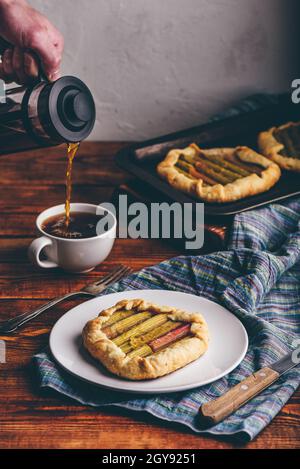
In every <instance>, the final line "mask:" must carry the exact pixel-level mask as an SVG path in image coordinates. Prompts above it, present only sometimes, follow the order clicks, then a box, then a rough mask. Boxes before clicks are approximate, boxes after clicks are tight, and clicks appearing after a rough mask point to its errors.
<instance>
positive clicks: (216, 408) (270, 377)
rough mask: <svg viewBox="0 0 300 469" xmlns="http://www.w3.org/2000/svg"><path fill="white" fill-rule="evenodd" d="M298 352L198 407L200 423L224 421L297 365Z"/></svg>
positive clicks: (257, 372) (214, 423) (210, 424)
mask: <svg viewBox="0 0 300 469" xmlns="http://www.w3.org/2000/svg"><path fill="white" fill-rule="evenodd" d="M299 362H300V360H299V351H298V353H297V351H296V350H295V351H293V352H291V353H289V354H287V355H285V356H284V357H283V358H281V359H280V360H278V361H277V362H275V363H273V364H272V365H270V366H268V367H265V368H262V369H261V370H259V371H256V372H255V373H254V374H252V375H250V376H248V378H246V379H244V380H243V381H241V382H240V383H239V384H237V385H236V386H234V387H233V388H231V389H230V390H229V391H228V392H226V393H225V394H223V396H220V397H218V398H217V399H215V400H213V401H210V402H206V403H205V404H203V405H202V406H201V407H200V410H199V413H200V418H201V421H202V422H203V423H205V424H207V426H213V425H216V424H217V423H219V422H221V421H222V420H224V419H225V418H226V417H228V416H229V415H230V414H232V413H233V412H235V411H236V410H237V409H239V408H240V407H241V406H242V405H244V404H246V402H248V401H250V399H252V398H253V397H255V396H257V395H258V394H260V393H261V391H263V390H264V389H266V388H268V387H269V386H270V385H271V384H272V383H274V381H276V380H277V379H278V378H279V377H280V376H281V375H283V374H284V373H285V372H286V371H288V370H290V369H291V368H294V367H295V366H297V365H298V364H299Z"/></svg>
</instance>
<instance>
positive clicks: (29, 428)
mask: <svg viewBox="0 0 300 469" xmlns="http://www.w3.org/2000/svg"><path fill="white" fill-rule="evenodd" d="M121 146H122V144H120V143H83V144H82V146H81V149H80V151H79V154H78V156H77V157H76V160H75V164H74V176H73V181H74V187H73V201H80V202H91V203H100V202H103V201H105V200H108V198H109V197H110V196H111V194H112V193H113V190H114V188H115V187H116V186H118V185H119V184H120V183H122V182H124V181H126V180H128V179H129V177H128V175H126V174H125V173H123V172H122V171H120V170H119V169H117V168H116V167H115V165H114V160H113V155H114V154H115V153H116V151H117V150H118V149H119V148H121ZM65 168H66V157H65V148H64V147H59V148H52V149H46V150H37V151H32V152H28V153H23V154H15V155H7V156H6V155H5V156H0V212H1V213H0V286H1V288H0V295H1V309H0V315H1V318H0V319H6V318H9V317H13V316H15V315H17V314H20V313H23V312H25V311H30V310H32V309H33V308H36V307H37V306H39V305H41V304H43V303H44V302H45V301H47V300H49V299H50V298H53V297H55V296H58V295H61V294H63V293H66V292H69V291H72V290H76V289H79V288H81V287H83V286H84V285H85V284H86V283H88V282H91V281H94V280H95V279H96V278H98V277H99V276H100V275H102V274H104V273H106V272H107V271H108V270H110V269H111V268H112V267H113V266H114V265H116V264H118V263H124V264H126V265H129V266H130V267H132V268H133V269H135V270H138V269H140V268H142V267H145V266H148V265H151V264H155V263H157V262H160V261H162V260H164V259H168V258H170V257H172V256H174V255H176V254H179V252H178V251H176V249H175V248H172V247H170V246H168V244H166V242H160V241H157V240H156V241H155V240H124V239H122V240H117V241H116V244H115V247H114V249H113V252H112V254H111V255H110V257H109V258H108V259H107V261H105V262H104V264H102V265H101V266H99V267H97V268H96V269H95V270H94V271H93V272H91V273H89V274H85V275H76V276H74V275H70V274H66V273H62V272H58V271H52V270H49V271H47V270H45V271H37V270H35V269H34V268H33V267H32V266H31V265H30V264H29V262H28V260H27V255H26V250H27V246H28V244H29V243H30V241H31V239H32V238H33V237H34V234H35V229H34V222H35V218H36V216H37V214H38V213H39V212H41V211H42V210H44V209H45V208H47V207H50V206H52V205H55V204H60V203H63V202H64V178H65ZM75 304H76V302H74V301H73V302H68V303H64V305H63V306H60V307H57V308H55V309H54V310H51V311H49V312H47V313H46V314H44V315H43V316H41V317H40V318H39V319H36V320H35V321H33V322H32V323H30V325H28V326H27V327H26V328H23V329H22V330H21V331H20V332H18V333H16V334H15V335H11V336H6V337H4V336H1V337H0V339H4V340H5V341H6V349H7V354H6V363H5V364H3V363H2V364H0V448H111V449H112V448H134V449H136V448H155V449H156V448H157V449H160V448H184V449H188V448H232V447H246V448H296V447H298V448H299V446H300V445H299V440H300V434H299V433H300V432H299V416H300V405H299V401H300V393H299V391H298V392H297V393H296V394H295V395H294V396H293V397H292V398H291V400H290V401H289V403H288V404H287V405H286V406H285V407H284V409H283V410H282V411H281V412H280V414H279V415H278V416H277V417H276V418H275V419H274V420H273V422H272V423H271V424H270V425H269V426H268V427H267V428H266V429H265V430H264V431H263V432H262V433H261V434H260V435H259V436H258V437H257V438H256V439H255V440H254V441H253V442H251V443H250V444H247V445H243V444H242V443H239V442H232V441H228V440H224V439H216V438H213V437H209V436H208V437H205V436H199V435H195V434H193V433H192V432H190V431H189V430H187V429H186V428H183V427H181V426H178V425H174V424H170V423H166V422H163V421H159V420H156V419H153V418H152V417H150V416H149V415H145V414H142V413H136V414H135V413H133V412H131V413H129V412H125V411H121V410H119V409H117V410H112V409H108V410H102V409H101V410H98V409H93V408H90V407H86V406H82V405H79V404H78V403H76V402H74V401H72V400H70V399H67V398H64V397H62V396H61V395H58V394H56V393H54V392H50V391H43V393H41V392H40V391H39V389H38V387H37V382H36V379H35V373H34V370H33V368H32V365H31V357H32V355H33V354H34V353H36V352H37V351H39V350H40V349H42V348H43V347H44V346H45V345H46V344H47V341H48V336H49V331H50V329H51V327H52V326H53V324H54V323H55V321H56V320H57V319H58V318H59V317H60V316H61V315H62V314H63V312H64V311H66V310H67V309H69V308H70V307H71V306H74V305H75Z"/></svg>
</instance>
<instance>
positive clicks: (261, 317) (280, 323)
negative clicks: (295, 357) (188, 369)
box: [34, 97, 300, 439]
mask: <svg viewBox="0 0 300 469" xmlns="http://www.w3.org/2000/svg"><path fill="white" fill-rule="evenodd" d="M255 99H256V98H255ZM255 99H252V100H251V101H249V105H247V104H246V105H245V102H244V103H243V108H242V110H246V109H249V107H252V108H254V107H255V103H256V101H255ZM263 99H265V98H262V97H258V98H257V100H258V104H260V103H261V101H262V100H263ZM256 107H257V106H256ZM232 113H233V111H231V113H230V114H231V115H232ZM299 222H300V199H296V200H292V201H289V202H285V203H281V204H272V205H269V206H268V207H266V208H262V209H259V210H254V211H249V212H245V213H241V214H239V215H237V216H236V217H235V219H234V223H233V226H232V230H231V233H230V237H229V242H228V248H227V251H222V252H216V253H213V254H209V255H202V256H180V257H177V258H174V259H171V260H168V261H166V262H162V263H161V264H158V265H156V266H153V267H150V268H146V269H143V270H141V271H140V272H139V273H137V274H134V275H131V276H130V277H128V278H126V279H124V280H122V281H121V282H119V283H117V284H115V285H114V286H112V287H110V288H109V289H107V290H106V291H105V294H107V293H113V292H120V291H125V290H139V289H145V288H146V289H147V288H150V289H161V288H163V289H168V290H175V291H182V292H186V293H193V294H195V295H201V296H203V297H205V298H208V299H210V300H213V301H215V302H217V303H220V304H222V305H224V306H225V307H227V308H228V309H230V310H231V311H232V312H233V314H235V315H236V316H237V317H238V318H239V319H240V320H241V321H242V322H243V324H244V326H245V327H246V329H247V332H248V335H249V338H250V344H249V350H248V352H247V354H246V356H245V358H244V360H243V361H242V363H241V364H240V365H239V366H238V367H237V368H236V369H235V370H234V371H232V372H231V373H229V375H227V376H225V377H223V378H221V379H219V380H218V381H216V382H214V383H212V384H209V385H206V386H203V387H200V388H197V389H193V390H190V391H184V392H179V393H173V394H170V395H165V394H163V395H155V396H147V397H145V396H142V395H141V396H138V397H136V396H134V398H133V396H132V395H130V394H125V393H121V392H113V391H106V390H104V389H103V390H101V389H100V388H99V387H96V386H93V385H90V384H86V383H84V382H82V381H80V380H79V379H77V378H74V377H73V376H71V375H69V374H68V373H66V372H65V371H64V370H62V369H61V368H60V367H58V366H57V364H55V363H54V361H53V359H52V357H51V355H50V354H49V352H48V351H45V352H42V353H39V354H38V355H36V356H35V357H34V360H35V363H36V365H37V371H38V376H39V380H40V386H41V387H42V388H52V389H55V390H56V391H58V392H59V393H62V394H64V395H67V396H69V397H71V398H73V399H75V400H77V401H79V402H80V403H82V404H86V405H90V406H95V407H101V406H108V405H111V406H118V407H124V408H126V409H131V410H135V411H146V412H149V413H150V414H152V415H153V416H155V417H157V418H160V419H163V420H168V421H172V422H178V423H181V424H183V425H187V426H188V427H190V428H191V429H192V430H194V431H195V432H199V433H200V432H202V431H203V430H201V427H200V426H199V421H198V418H197V414H198V409H199V407H200V406H201V404H203V403H204V402H207V401H210V400H212V399H215V398H216V397H218V396H220V395H222V394H224V393H225V392H226V391H228V390H229V389H230V388H231V387H232V386H234V385H235V384H237V383H238V382H240V381H241V380H242V379H244V378H245V377H246V376H248V375H249V374H251V373H253V372H254V371H256V370H257V369H259V368H260V367H263V366H267V365H270V364H271V363H272V362H273V361H275V360H277V359H278V358H280V357H281V356H282V355H284V354H285V353H287V352H288V351H290V350H292V349H293V348H295V346H296V339H297V338H299V328H300V283H299V279H300V227H299ZM157 301H158V302H159V294H158V298H157ZM225 349H226V344H224V353H225ZM299 382H300V369H299V367H296V368H294V369H293V370H290V371H289V372H288V373H286V374H285V375H283V376H282V377H281V378H280V379H279V380H278V381H277V382H275V383H274V384H273V385H272V386H271V387H270V388H268V389H266V390H265V391H264V392H263V393H262V394H260V395H259V396H257V397H256V398H254V399H252V400H251V401H250V402H249V403H247V404H246V405H245V406H243V407H242V408H240V409H239V410H238V411H236V412H235V413H234V414H233V415H231V416H230V417H228V418H227V419H226V420H224V421H223V422H221V423H220V424H218V425H216V426H214V427H212V428H210V429H209V430H205V432H206V433H210V434H214V435H235V436H238V437H244V438H246V439H253V438H254V437H255V436H256V435H257V434H258V433H259V432H260V431H261V430H262V429H263V428H264V427H265V426H266V425H267V424H268V423H270V422H271V420H272V419H273V418H274V417H275V415H276V414H277V413H278V412H279V411H280V409H281V408H282V407H283V405H284V404H285V403H286V402H287V401H288V399H289V398H290V396H291V395H292V394H293V392H294V391H295V390H296V388H297V387H298V385H299Z"/></svg>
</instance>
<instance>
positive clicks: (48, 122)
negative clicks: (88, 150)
mask: <svg viewBox="0 0 300 469" xmlns="http://www.w3.org/2000/svg"><path fill="white" fill-rule="evenodd" d="M6 48H7V43H5V42H4V41H3V40H2V39H1V40H0V54H1V53H3V51H4V50H5V49H6ZM95 118H96V110H95V103H94V100H93V96H92V94H91V92H90V90H89V89H88V87H87V86H86V85H85V84H84V83H83V82H82V81H81V80H79V79H78V78H76V77H72V76H64V77H62V78H59V79H58V80H57V81H55V82H52V83H50V82H48V81H47V80H46V79H41V78H40V79H39V80H38V82H37V83H35V84H34V85H32V86H30V87H25V86H18V87H17V88H9V89H7V90H6V92H5V96H4V97H3V96H2V97H0V154H4V153H14V152H17V151H25V150H30V149H34V148H40V147H49V146H54V145H59V144H61V143H64V142H66V143H72V142H73V143H74V142H81V141H82V140H84V139H85V138H86V137H87V136H88V135H89V134H90V132H91V131H92V129H93V127H94V123H95Z"/></svg>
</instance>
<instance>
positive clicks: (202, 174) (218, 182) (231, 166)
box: [157, 143, 280, 202]
mask: <svg viewBox="0 0 300 469" xmlns="http://www.w3.org/2000/svg"><path fill="white" fill-rule="evenodd" d="M157 172H158V174H159V175H160V176H161V177H162V178H164V179H166V180H167V181H168V183H169V184H170V185H171V186H173V187H175V188H176V189H179V190H181V191H183V192H187V193H188V194H192V195H194V196H197V197H199V198H200V199H202V200H204V201H206V202H232V201H234V200H238V199H242V198H244V197H248V196H250V195H255V194H259V193H261V192H265V191H267V190H268V189H270V188H271V187H272V186H273V185H274V184H275V183H276V182H277V181H278V179H279V178H280V168H279V166H278V165H277V164H276V163H274V162H273V161H270V160H269V159H268V158H265V157H264V156H262V155H260V154H258V153H256V152H255V151H254V150H251V149H250V148H248V147H236V148H212V149H209V150H202V149H200V148H199V147H198V146H197V145H196V144H195V143H192V144H191V145H189V146H188V147H187V148H184V149H182V150H177V149H176V150H171V151H170V152H169V153H168V154H167V156H166V158H165V159H164V160H163V161H162V162H161V163H159V165H158V166H157Z"/></svg>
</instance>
